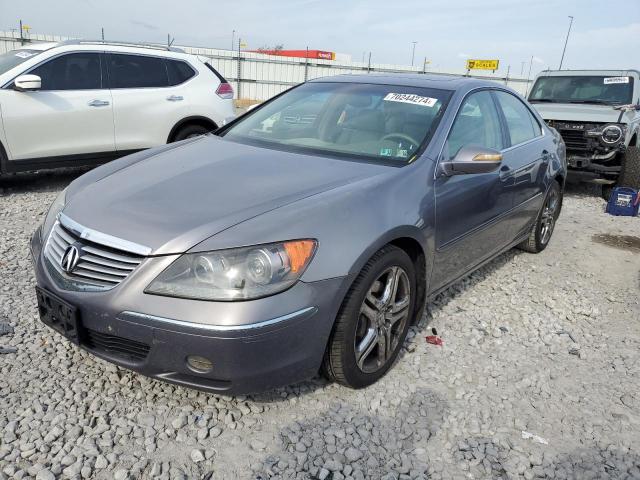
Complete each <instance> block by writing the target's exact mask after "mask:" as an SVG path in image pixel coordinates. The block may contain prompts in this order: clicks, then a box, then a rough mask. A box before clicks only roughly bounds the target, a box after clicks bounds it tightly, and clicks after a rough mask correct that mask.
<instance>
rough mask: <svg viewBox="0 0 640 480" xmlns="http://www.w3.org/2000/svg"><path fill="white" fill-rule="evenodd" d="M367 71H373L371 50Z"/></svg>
mask: <svg viewBox="0 0 640 480" xmlns="http://www.w3.org/2000/svg"><path fill="white" fill-rule="evenodd" d="M367 73H371V52H369V63H368V65H367Z"/></svg>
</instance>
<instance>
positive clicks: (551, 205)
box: [540, 189, 560, 245]
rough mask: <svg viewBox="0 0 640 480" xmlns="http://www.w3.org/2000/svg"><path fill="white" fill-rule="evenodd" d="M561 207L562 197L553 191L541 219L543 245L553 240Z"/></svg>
mask: <svg viewBox="0 0 640 480" xmlns="http://www.w3.org/2000/svg"><path fill="white" fill-rule="evenodd" d="M559 205H560V195H559V194H558V192H557V191H556V190H555V189H551V191H550V192H549V196H548V197H547V201H546V202H545V204H544V207H543V209H542V216H541V217H540V241H541V242H542V244H543V245H546V244H547V242H549V240H550V239H551V234H552V233H553V228H554V227H555V224H556V217H557V212H558V206H559Z"/></svg>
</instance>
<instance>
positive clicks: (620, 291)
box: [0, 172, 640, 480]
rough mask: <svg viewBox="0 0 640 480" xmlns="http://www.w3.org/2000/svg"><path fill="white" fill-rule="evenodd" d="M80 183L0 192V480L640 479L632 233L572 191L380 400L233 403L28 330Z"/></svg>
mask: <svg viewBox="0 0 640 480" xmlns="http://www.w3.org/2000/svg"><path fill="white" fill-rule="evenodd" d="M76 175H77V173H73V172H71V173H69V172H63V173H58V174H49V175H23V176H17V177H13V178H11V179H8V180H2V181H0V182H1V183H0V233H1V236H0V278H2V283H1V284H0V323H4V327H3V329H0V346H1V347H4V348H5V349H6V350H5V351H8V352H12V349H11V347H15V349H16V351H15V352H13V353H4V354H0V479H2V480H4V479H5V478H16V479H20V478H36V479H37V480H49V479H54V478H97V479H107V478H109V479H111V478H115V479H119V480H123V479H127V478H164V479H180V478H215V479H222V478H225V479H226V478H254V479H266V478H305V479H327V480H337V479H345V478H348V479H363V478H374V479H409V478H411V479H416V478H433V479H458V478H459V479H463V478H473V479H480V478H492V479H496V478H499V479H501V478H526V479H532V478H562V479H565V478H570V479H581V480H582V479H604V478H616V479H618V478H619V479H629V478H633V479H639V478H640V306H639V302H638V298H639V296H638V292H639V287H640V276H639V270H640V239H638V238H637V237H639V236H640V218H637V219H630V218H619V217H611V216H608V215H606V214H604V213H603V208H604V202H603V201H602V200H600V199H599V198H598V196H597V195H596V192H592V191H590V190H588V189H585V188H581V189H577V188H572V189H570V190H569V192H568V194H567V196H566V197H565V206H564V210H563V213H562V215H561V217H560V220H559V224H558V227H557V229H556V232H555V235H554V238H553V240H552V241H551V245H550V246H549V248H548V249H547V250H546V251H545V252H544V253H542V254H540V255H531V254H526V253H523V252H518V251H511V252H508V253H506V254H504V255H502V256H501V257H499V258H498V259H496V260H495V261H493V262H492V263H490V264H489V265H487V266H486V267H484V268H482V269H481V270H479V271H477V272H476V273H474V274H473V275H472V276H471V277H470V278H468V279H466V280H465V281H463V282H462V283H460V284H459V285H457V286H455V287H453V288H451V289H449V290H448V291H447V292H445V293H443V294H442V295H440V296H439V297H438V298H437V299H436V300H435V301H434V302H432V303H431V304H430V305H429V307H428V311H427V313H426V314H425V317H424V318H423V319H422V320H421V321H420V323H419V324H418V325H417V326H415V327H413V328H412V330H411V331H410V333H409V335H410V337H411V338H410V339H409V341H408V342H407V344H406V350H404V351H403V353H402V356H401V358H400V360H399V361H398V363H397V364H396V366H395V368H394V369H393V370H392V371H391V372H390V373H389V374H388V375H387V376H386V377H385V378H383V379H382V381H380V382H379V383H378V384H377V385H374V386H373V387H370V388H368V389H366V390H361V391H353V390H348V389H346V388H343V387H339V386H336V385H332V384H328V383H327V382H325V381H324V380H322V379H319V378H317V379H314V380H312V381H309V382H305V383H302V384H298V385H295V386H291V387H288V388H284V389H279V390H275V391H272V392H268V393H265V394H261V395H256V396H243V397H235V398H228V397H220V396H215V395H209V394H205V393H201V392H197V391H193V390H188V389H185V388H181V387H175V386H171V385H168V384H163V383H160V382H156V381H153V380H150V379H147V378H144V377H142V376H140V375H137V374H133V373H131V372H128V371H126V370H124V369H120V368H117V367H114V366H112V365H110V364H107V363H105V362H103V361H101V360H98V359H96V358H94V357H92V356H90V355H89V354H87V353H84V352H82V351H80V350H79V349H77V348H75V347H73V346H71V345H70V344H69V343H67V342H66V341H61V340H60V337H58V336H56V335H55V334H53V333H52V332H51V331H50V330H49V329H47V328H46V327H44V326H43V325H42V324H41V323H40V322H39V321H38V319H37V313H36V308H35V304H36V301H35V295H34V292H33V287H34V277H33V275H32V271H31V264H30V260H29V257H28V247H27V244H28V239H29V236H30V234H31V232H32V231H33V230H34V229H35V227H36V224H37V223H38V222H39V221H40V220H41V218H42V216H43V215H44V213H45V212H46V209H47V207H48V205H49V203H50V202H51V201H52V200H53V198H54V197H55V194H56V192H57V191H58V190H60V189H61V188H63V187H64V185H66V184H67V183H68V182H69V181H70V180H72V179H73V178H74V177H75V176H76ZM605 234H610V235H613V236H612V237H606V236H602V235H605ZM594 235H601V236H597V237H594ZM621 235H630V236H635V237H636V239H635V240H633V238H626V239H625V238H622V237H620V236H621ZM7 325H9V326H7ZM432 328H436V329H437V332H438V334H439V335H440V336H441V337H442V338H443V340H444V345H443V346H442V347H439V346H435V345H430V344H427V343H426V342H425V338H424V337H425V335H428V334H430V333H431V329H432ZM2 332H4V335H2ZM7 347H9V348H7Z"/></svg>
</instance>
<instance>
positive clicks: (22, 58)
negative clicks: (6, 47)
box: [0, 49, 42, 75]
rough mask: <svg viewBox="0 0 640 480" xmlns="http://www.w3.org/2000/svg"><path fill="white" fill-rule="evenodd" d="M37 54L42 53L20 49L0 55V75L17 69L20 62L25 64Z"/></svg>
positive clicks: (40, 51)
mask: <svg viewBox="0 0 640 480" xmlns="http://www.w3.org/2000/svg"><path fill="white" fill-rule="evenodd" d="M39 53H42V50H29V49H21V50H11V51H10V52H6V53H2V54H0V75H2V74H3V73H6V72H8V71H9V70H11V69H12V68H13V67H17V66H18V65H20V64H21V63H22V62H26V61H27V60H29V59H30V58H32V57H33V56H35V55H38V54H39Z"/></svg>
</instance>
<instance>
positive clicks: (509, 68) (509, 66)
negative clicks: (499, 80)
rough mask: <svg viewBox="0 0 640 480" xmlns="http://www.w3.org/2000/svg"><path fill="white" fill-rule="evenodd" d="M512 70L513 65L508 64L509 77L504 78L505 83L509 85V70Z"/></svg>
mask: <svg viewBox="0 0 640 480" xmlns="http://www.w3.org/2000/svg"><path fill="white" fill-rule="evenodd" d="M510 71H511V65H507V77H506V78H505V79H504V84H505V85H509V72H510Z"/></svg>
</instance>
